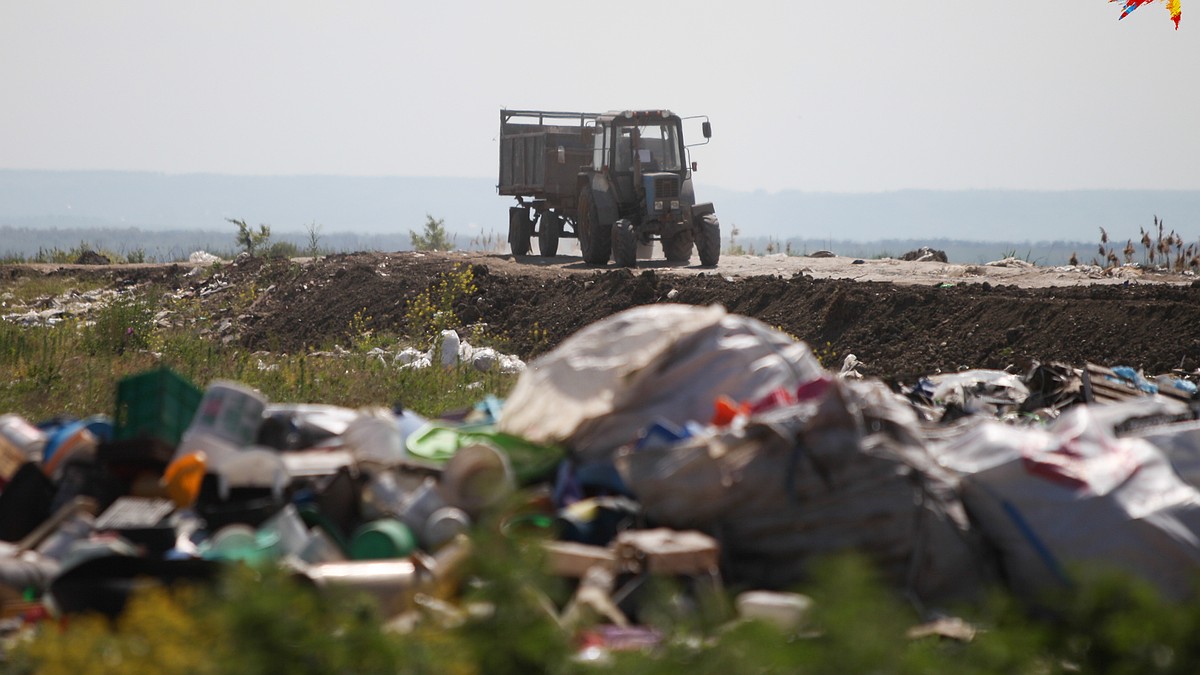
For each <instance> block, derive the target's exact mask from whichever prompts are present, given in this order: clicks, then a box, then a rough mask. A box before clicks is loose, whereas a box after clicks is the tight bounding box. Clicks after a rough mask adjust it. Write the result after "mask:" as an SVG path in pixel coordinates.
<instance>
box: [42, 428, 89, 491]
mask: <svg viewBox="0 0 1200 675" xmlns="http://www.w3.org/2000/svg"><path fill="white" fill-rule="evenodd" d="M89 424H90V421H89V420H80V421H78V422H72V423H70V424H67V425H65V426H62V427H59V429H58V430H57V431H55V432H54V433H52V434H50V439H49V440H48V441H47V442H46V450H45V458H44V459H43V460H42V471H45V472H46V475H47V476H50V477H52V478H56V479H57V478H58V476H60V475H61V474H62V468H63V467H64V466H66V464H67V462H69V461H70V460H71V458H72V457H87V456H88V455H95V454H96V448H97V447H98V446H99V445H100V440H99V439H98V438H97V437H96V435H95V434H94V433H92V431H91V429H90V428H89Z"/></svg>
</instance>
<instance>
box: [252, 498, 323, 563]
mask: <svg viewBox="0 0 1200 675" xmlns="http://www.w3.org/2000/svg"><path fill="white" fill-rule="evenodd" d="M258 529H259V534H260V535H265V536H266V537H268V538H269V540H271V541H273V542H274V545H275V548H276V553H277V554H278V555H279V556H280V557H282V556H287V555H300V553H301V552H302V551H303V550H304V549H305V547H306V546H308V542H309V539H311V538H312V535H311V534H310V533H309V530H308V526H307V525H305V524H304V520H303V519H301V518H300V513H299V512H298V511H297V510H296V507H295V505H293V504H288V505H286V506H284V507H283V508H282V509H280V510H279V512H278V513H276V514H275V515H273V516H271V517H270V518H268V519H267V520H266V521H264V522H263V524H262V525H260V526H259V528H258Z"/></svg>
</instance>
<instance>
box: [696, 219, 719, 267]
mask: <svg viewBox="0 0 1200 675" xmlns="http://www.w3.org/2000/svg"><path fill="white" fill-rule="evenodd" d="M695 227H696V251H697V252H698V253H699V254H700V264H701V265H703V266H705V267H716V266H717V260H718V259H720V257H721V224H720V223H718V222H717V216H716V214H714V213H710V214H708V215H706V216H703V217H701V218H700V222H699V223H696V225H695Z"/></svg>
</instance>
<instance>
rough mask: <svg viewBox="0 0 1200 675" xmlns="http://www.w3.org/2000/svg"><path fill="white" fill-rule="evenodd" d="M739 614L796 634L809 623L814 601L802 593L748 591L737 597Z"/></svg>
mask: <svg viewBox="0 0 1200 675" xmlns="http://www.w3.org/2000/svg"><path fill="white" fill-rule="evenodd" d="M736 604H737V609H738V614H739V615H741V617H742V618H744V619H756V620H759V621H767V622H770V623H773V624H775V625H776V626H778V627H779V629H780V630H783V631H786V632H794V631H797V630H799V629H801V628H803V627H804V626H805V624H807V623H808V621H809V617H810V616H811V615H812V607H813V601H812V599H811V598H809V597H808V596H807V595H801V594H800V593H778V592H774V591H746V592H745V593H742V594H740V595H738V596H737V600H736Z"/></svg>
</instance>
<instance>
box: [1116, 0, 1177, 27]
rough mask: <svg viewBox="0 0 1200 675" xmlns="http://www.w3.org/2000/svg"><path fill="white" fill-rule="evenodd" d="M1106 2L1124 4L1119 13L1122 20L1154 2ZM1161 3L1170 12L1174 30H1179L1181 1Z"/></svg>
mask: <svg viewBox="0 0 1200 675" xmlns="http://www.w3.org/2000/svg"><path fill="white" fill-rule="evenodd" d="M1108 1H1109V2H1120V3H1124V4H1123V5H1122V11H1121V17H1120V18H1122V19H1124V18H1125V17H1127V16H1129V15H1130V14H1131V13H1132V12H1133V10H1135V9H1137V8H1138V7H1141V6H1142V5H1148V4H1150V3H1151V2H1154V0H1108ZM1162 1H1163V2H1164V3H1165V4H1166V5H1167V10H1168V11H1170V12H1171V20H1172V21H1174V22H1175V30H1179V19H1180V16H1181V15H1182V13H1183V12H1182V9H1181V8H1180V2H1181V0H1162Z"/></svg>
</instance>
